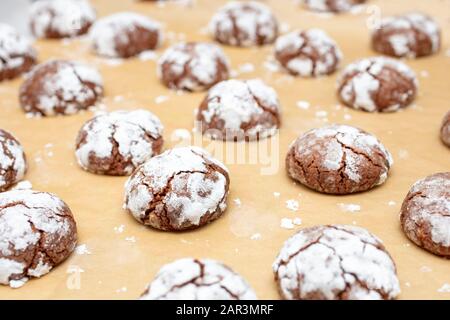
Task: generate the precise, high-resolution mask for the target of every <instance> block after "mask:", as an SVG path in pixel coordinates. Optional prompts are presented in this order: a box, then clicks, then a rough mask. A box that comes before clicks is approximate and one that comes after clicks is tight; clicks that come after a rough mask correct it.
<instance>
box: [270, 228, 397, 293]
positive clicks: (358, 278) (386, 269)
mask: <svg viewBox="0 0 450 320" xmlns="http://www.w3.org/2000/svg"><path fill="white" fill-rule="evenodd" d="M273 270H274V273H275V281H276V282H277V285H278V290H279V292H280V294H281V296H282V297H283V298H284V299H288V300H391V299H395V298H396V297H397V296H398V295H399V293H400V287H399V281H398V279H397V272H396V267H395V263H394V261H393V260H392V258H391V257H390V255H389V253H388V252H387V251H386V249H385V247H384V246H383V244H382V243H381V241H380V240H379V239H378V238H377V237H375V236H374V235H372V234H371V233H369V232H368V231H367V230H365V229H363V228H360V227H355V226H345V225H330V226H315V227H311V228H305V229H302V230H300V231H299V232H298V233H296V234H295V235H294V236H292V237H291V238H289V239H288V240H287V241H286V242H285V243H284V246H283V248H282V249H281V251H280V254H279V255H278V257H277V259H276V260H275V263H274V264H273Z"/></svg>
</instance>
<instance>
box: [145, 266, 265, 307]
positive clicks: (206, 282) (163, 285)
mask: <svg viewBox="0 0 450 320" xmlns="http://www.w3.org/2000/svg"><path fill="white" fill-rule="evenodd" d="M140 299H141V300H256V295H255V293H254V292H253V290H252V289H251V288H250V286H249V285H248V283H247V282H246V281H245V280H244V279H243V278H242V277H241V276H240V275H238V274H237V273H235V272H234V271H233V270H231V269H230V268H228V267H227V266H225V265H223V264H222V263H220V262H218V261H215V260H211V259H192V258H185V259H179V260H176V261H175V262H172V263H169V264H167V265H165V266H163V267H162V268H161V269H160V270H159V272H158V274H157V275H156V277H155V279H153V281H152V282H151V283H150V284H149V285H148V287H147V290H146V291H145V292H144V293H143V294H142V296H141V297H140Z"/></svg>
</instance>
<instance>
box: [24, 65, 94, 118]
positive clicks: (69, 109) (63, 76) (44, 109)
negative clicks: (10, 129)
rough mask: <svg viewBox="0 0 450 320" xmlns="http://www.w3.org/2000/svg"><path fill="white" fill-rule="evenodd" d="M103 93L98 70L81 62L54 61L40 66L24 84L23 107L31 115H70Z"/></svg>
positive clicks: (91, 102) (92, 102)
mask: <svg viewBox="0 0 450 320" xmlns="http://www.w3.org/2000/svg"><path fill="white" fill-rule="evenodd" d="M102 96H103V81H102V77H101V75H100V74H99V73H98V71H97V70H96V69H94V68H92V67H90V66H87V65H85V64H82V63H79V62H73V61H65V60H51V61H48V62H45V63H42V64H40V65H38V66H36V67H35V68H34V69H33V70H32V71H31V72H30V74H29V75H28V76H27V79H26V80H25V82H24V83H23V84H22V86H21V87H20V92H19V99H20V105H21V106H22V109H23V110H24V111H25V112H26V113H28V114H31V115H38V116H54V115H69V114H74V113H77V112H79V111H80V110H86V109H88V108H89V107H92V106H94V105H95V103H96V102H97V101H98V100H99V99H100V98H101V97H102Z"/></svg>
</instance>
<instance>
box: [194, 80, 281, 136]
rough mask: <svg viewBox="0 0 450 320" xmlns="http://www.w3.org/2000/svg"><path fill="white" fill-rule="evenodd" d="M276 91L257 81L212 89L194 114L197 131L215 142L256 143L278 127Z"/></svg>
mask: <svg viewBox="0 0 450 320" xmlns="http://www.w3.org/2000/svg"><path fill="white" fill-rule="evenodd" d="M280 118H281V115H280V103H279V101H278V96H277V93H276V92H275V90H274V89H273V88H271V87H268V86H267V85H266V84H264V83H263V82H262V81H261V80H259V79H252V80H227V81H223V82H220V83H218V84H216V85H215V86H214V87H212V88H211V89H210V90H209V92H208V94H207V96H206V98H205V99H204V100H203V102H202V104H201V105H200V108H199V109H198V111H197V125H198V126H199V127H200V128H199V129H200V131H201V132H202V133H203V134H204V135H206V136H208V137H210V138H211V139H215V140H232V141H240V140H247V141H249V140H258V139H262V138H266V137H270V136H272V135H274V134H275V133H276V132H277V130H278V128H279V127H280V124H281V119H280Z"/></svg>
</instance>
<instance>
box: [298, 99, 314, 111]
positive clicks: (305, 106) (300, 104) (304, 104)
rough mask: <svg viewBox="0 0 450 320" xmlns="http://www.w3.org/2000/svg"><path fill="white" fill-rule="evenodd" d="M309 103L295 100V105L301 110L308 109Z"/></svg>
mask: <svg viewBox="0 0 450 320" xmlns="http://www.w3.org/2000/svg"><path fill="white" fill-rule="evenodd" d="M310 106H311V104H310V103H309V102H308V101H302V100H300V101H297V107H298V108H300V109H303V110H308V109H309V107H310Z"/></svg>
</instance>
